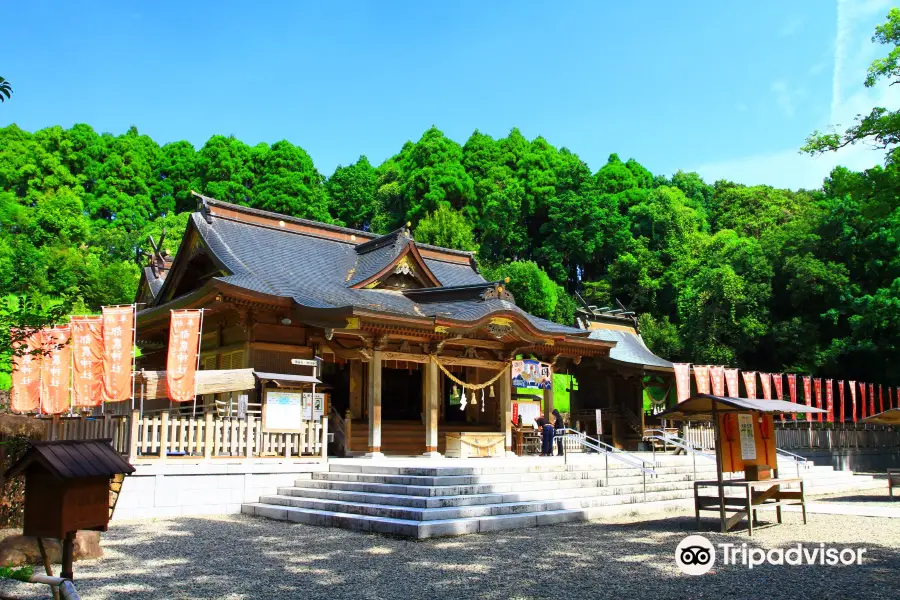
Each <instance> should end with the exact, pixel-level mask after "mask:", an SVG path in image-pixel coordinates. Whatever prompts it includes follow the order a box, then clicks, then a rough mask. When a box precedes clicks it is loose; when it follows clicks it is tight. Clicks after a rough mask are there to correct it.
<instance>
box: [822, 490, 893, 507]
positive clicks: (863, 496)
mask: <svg viewBox="0 0 900 600" xmlns="http://www.w3.org/2000/svg"><path fill="white" fill-rule="evenodd" d="M809 501H810V502H840V503H841V504H852V505H854V506H856V505H859V506H863V505H864V506H886V507H889V508H896V509H898V510H900V491H898V490H896V489H895V490H894V498H893V499H891V497H890V495H889V494H888V489H887V484H885V487H884V488H877V489H873V490H863V491H860V492H845V493H842V494H831V495H828V496H811V497H810V499H809Z"/></svg>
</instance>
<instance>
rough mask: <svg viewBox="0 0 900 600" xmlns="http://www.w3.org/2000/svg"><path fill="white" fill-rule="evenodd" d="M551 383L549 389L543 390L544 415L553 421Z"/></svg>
mask: <svg viewBox="0 0 900 600" xmlns="http://www.w3.org/2000/svg"><path fill="white" fill-rule="evenodd" d="M552 413H553V384H550V389H549V390H544V417H545V418H546V419H548V420H549V421H550V423H553V415H552Z"/></svg>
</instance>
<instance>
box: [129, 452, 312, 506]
mask: <svg viewBox="0 0 900 600" xmlns="http://www.w3.org/2000/svg"><path fill="white" fill-rule="evenodd" d="M135 468H136V469H137V471H136V472H135V473H134V474H132V475H129V476H128V477H126V478H125V481H124V482H123V484H122V492H121V494H120V495H119V500H118V502H117V504H116V510H115V513H114V514H113V518H112V520H113V521H125V520H131V519H147V518H164V517H178V516H182V515H224V514H237V513H239V512H241V504H243V503H245V502H257V501H259V497H260V496H261V495H266V494H275V493H276V492H277V489H278V488H279V487H286V486H291V485H294V482H295V481H296V480H298V479H308V478H310V477H311V474H312V473H314V472H317V471H325V470H327V468H328V466H327V465H326V464H325V463H322V462H310V463H297V462H291V463H279V462H248V463H241V462H232V463H228V462H222V463H220V462H216V461H213V462H210V463H195V464H189V463H188V464H178V463H172V462H169V463H166V464H160V463H156V464H144V465H135Z"/></svg>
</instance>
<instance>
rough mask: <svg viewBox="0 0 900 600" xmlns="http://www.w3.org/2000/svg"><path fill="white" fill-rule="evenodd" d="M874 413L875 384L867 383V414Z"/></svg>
mask: <svg viewBox="0 0 900 600" xmlns="http://www.w3.org/2000/svg"><path fill="white" fill-rule="evenodd" d="M874 414H875V384H874V383H870V384H869V416H870V417H871V416H872V415H874Z"/></svg>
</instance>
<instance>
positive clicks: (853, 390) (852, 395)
mask: <svg viewBox="0 0 900 600" xmlns="http://www.w3.org/2000/svg"><path fill="white" fill-rule="evenodd" d="M850 414H851V416H852V418H853V422H854V423H856V382H855V381H851V382H850Z"/></svg>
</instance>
